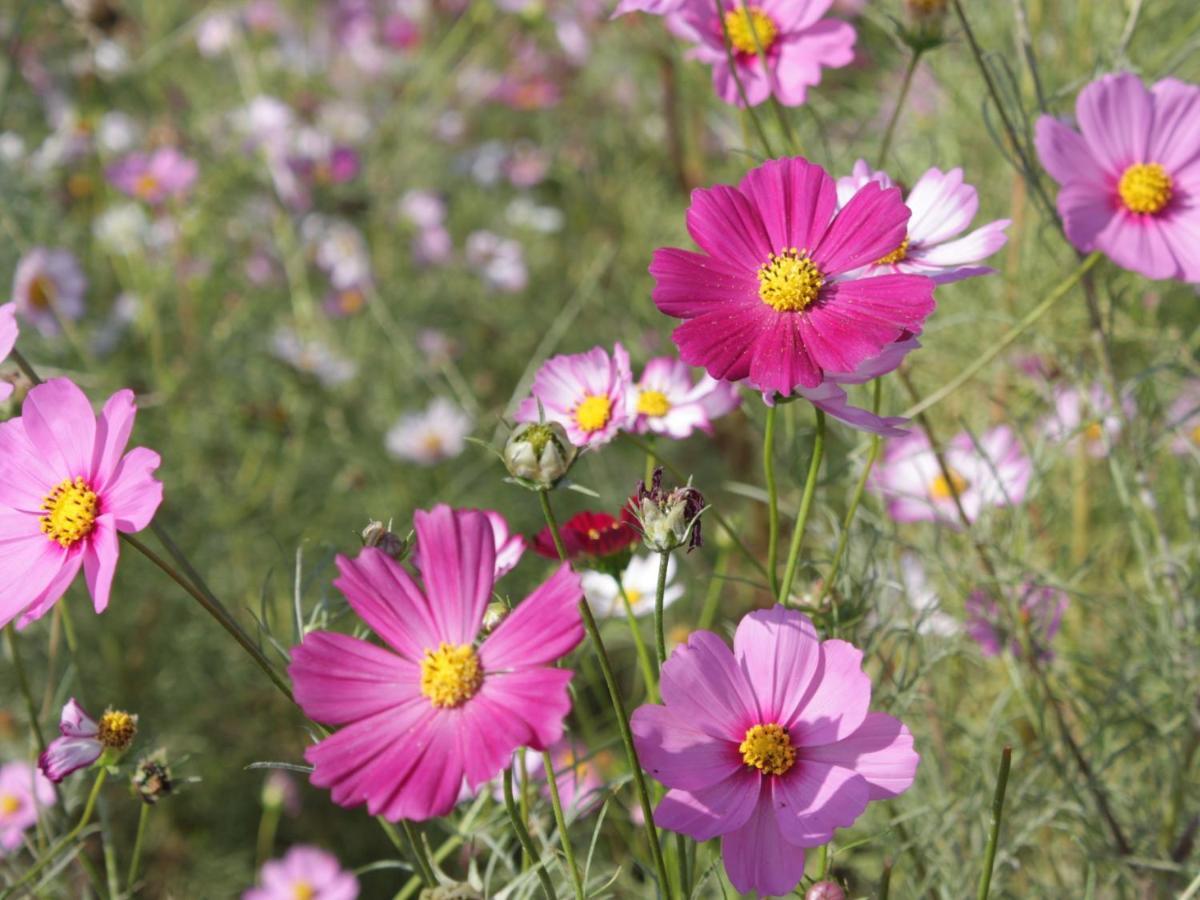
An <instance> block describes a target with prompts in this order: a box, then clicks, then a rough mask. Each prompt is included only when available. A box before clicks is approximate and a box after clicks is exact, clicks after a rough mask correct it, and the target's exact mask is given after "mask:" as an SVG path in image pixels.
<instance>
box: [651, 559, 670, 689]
mask: <svg viewBox="0 0 1200 900" xmlns="http://www.w3.org/2000/svg"><path fill="white" fill-rule="evenodd" d="M670 563H671V551H670V550H660V551H659V553H658V586H657V587H656V588H655V589H654V649H655V650H656V651H657V652H658V671H659V672H662V667H663V663H665V662H666V661H667V633H666V631H665V629H664V628H663V596H664V595H665V594H666V592H667V566H669V565H670Z"/></svg>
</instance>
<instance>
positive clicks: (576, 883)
mask: <svg viewBox="0 0 1200 900" xmlns="http://www.w3.org/2000/svg"><path fill="white" fill-rule="evenodd" d="M573 763H574V759H573V758H572V764H573ZM542 766H543V767H545V769H546V785H547V786H548V787H549V788H550V805H551V806H552V807H553V808H554V822H555V824H557V825H558V837H559V843H561V844H562V848H563V855H564V856H566V858H567V869H568V871H570V873H571V886H572V887H573V888H575V898H576V900H584V893H583V879H582V878H581V877H580V875H579V866H578V865H577V864H576V863H575V848H574V847H572V846H571V840H570V837H569V836H568V835H567V817H566V816H565V815H564V814H563V807H562V798H560V797H559V795H558V777H557V776H556V775H555V774H554V760H553V759H551V758H550V751H549V750H543V751H542ZM572 774H574V770H573V769H572Z"/></svg>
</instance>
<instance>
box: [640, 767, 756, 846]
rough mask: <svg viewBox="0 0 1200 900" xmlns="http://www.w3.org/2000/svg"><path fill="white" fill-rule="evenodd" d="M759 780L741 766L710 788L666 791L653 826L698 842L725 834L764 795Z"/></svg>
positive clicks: (744, 816)
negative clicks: (761, 794)
mask: <svg viewBox="0 0 1200 900" xmlns="http://www.w3.org/2000/svg"><path fill="white" fill-rule="evenodd" d="M761 781H762V776H761V775H759V773H758V772H757V771H756V770H754V769H751V768H749V767H748V766H740V767H738V769H737V771H736V772H735V773H734V774H732V775H730V776H729V777H728V778H726V779H724V780H723V781H719V782H717V783H716V784H714V785H712V786H711V787H706V788H700V789H699V790H692V791H685V790H679V789H676V790H671V791H667V793H666V796H664V797H663V798H662V800H661V801H660V802H659V804H658V807H657V808H656V809H655V810H654V824H655V825H657V826H658V827H660V828H666V829H667V830H668V831H677V832H679V833H680V834H686V835H687V836H688V837H690V838H692V839H694V840H697V841H707V840H711V839H712V838H715V837H716V836H717V835H720V834H728V833H729V832H731V831H733V830H734V829H737V828H740V827H742V825H744V824H745V822H746V820H747V819H748V818H749V817H750V815H751V814H752V813H754V811H755V807H756V805H757V804H758V797H759V794H760V793H762V792H763V791H762V787H761Z"/></svg>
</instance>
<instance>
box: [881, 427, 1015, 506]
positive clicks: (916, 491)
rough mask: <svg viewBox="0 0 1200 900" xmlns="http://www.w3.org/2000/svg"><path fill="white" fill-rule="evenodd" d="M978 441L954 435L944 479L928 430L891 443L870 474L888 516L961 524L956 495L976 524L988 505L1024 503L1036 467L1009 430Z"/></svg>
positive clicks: (990, 433) (996, 431) (1002, 429)
mask: <svg viewBox="0 0 1200 900" xmlns="http://www.w3.org/2000/svg"><path fill="white" fill-rule="evenodd" d="M978 441H979V444H978V446H976V443H975V440H974V439H973V438H972V437H971V435H969V434H965V433H964V434H960V435H958V436H957V437H955V438H954V439H953V440H952V441H951V442H950V443H949V445H948V446H947V447H946V450H945V457H944V458H945V460H946V466H947V468H948V469H949V470H950V478H949V480H947V479H946V476H945V474H944V473H943V472H942V470H941V467H940V466H939V465H938V462H937V458H936V457H935V456H934V453H933V448H931V447H930V446H929V439H928V438H927V437H926V436H925V432H923V431H918V432H913V433H912V434H909V435H907V436H905V437H903V438H900V439H898V440H892V441H888V442H887V444H886V445H885V446H884V449H883V458H882V459H881V460H880V461H879V463H878V465H876V466H875V468H874V470H873V471H872V472H871V480H870V482H869V484H870V486H871V488H872V489H873V490H874V491H876V492H877V493H880V494H882V495H883V496H884V497H885V498H886V499H887V510H888V515H889V516H891V517H892V519H893V520H895V521H897V522H933V521H942V522H946V523H949V524H952V525H956V524H959V516H958V510H957V509H956V507H955V503H954V494H955V493H957V494H958V499H959V502H960V503H962V507H963V512H964V513H965V514H966V517H967V520H968V521H970V522H974V521H975V520H976V519H977V518H978V517H979V515H980V513H981V512H982V511H983V510H984V509H986V508H988V507H1000V506H1010V505H1013V506H1015V505H1017V504H1020V503H1021V502H1023V501H1024V499H1025V491H1026V490H1027V489H1028V487H1029V479H1030V477H1031V476H1032V475H1033V463H1032V462H1031V461H1030V459H1029V457H1028V456H1026V455H1025V451H1024V450H1022V449H1021V444H1020V441H1018V439H1017V436H1016V434H1015V433H1014V432H1013V430H1012V429H1011V428H1009V427H1008V426H1006V425H1000V426H997V427H996V428H993V429H992V430H990V431H987V432H985V433H984V434H982V435H981V436H980V437H979V438H978Z"/></svg>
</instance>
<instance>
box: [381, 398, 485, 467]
mask: <svg viewBox="0 0 1200 900" xmlns="http://www.w3.org/2000/svg"><path fill="white" fill-rule="evenodd" d="M474 426H475V423H474V422H473V421H472V419H471V417H470V416H469V415H467V414H466V413H465V412H464V411H463V410H462V409H460V408H459V407H458V406H457V405H456V404H454V403H452V402H450V401H449V400H447V399H445V398H444V397H437V398H435V399H434V400H433V402H432V403H430V404H429V406H427V407H426V408H425V409H424V410H423V411H422V412H413V413H406V414H405V415H403V416H401V417H400V420H399V421H398V422H396V424H395V425H393V426H392V427H391V429H389V430H388V433H387V437H386V438H385V443H386V445H387V450H388V453H390V454H391V455H392V456H395V457H396V458H398V459H405V460H408V461H409V462H415V463H420V464H421V465H423V466H432V465H435V464H437V463H440V462H443V461H445V460H447V459H453V458H454V457H456V456H458V455H459V454H460V453H462V452H463V448H464V447H466V445H467V442H466V438H467V435H469V434H470V433H471V429H472V428H474Z"/></svg>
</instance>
